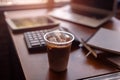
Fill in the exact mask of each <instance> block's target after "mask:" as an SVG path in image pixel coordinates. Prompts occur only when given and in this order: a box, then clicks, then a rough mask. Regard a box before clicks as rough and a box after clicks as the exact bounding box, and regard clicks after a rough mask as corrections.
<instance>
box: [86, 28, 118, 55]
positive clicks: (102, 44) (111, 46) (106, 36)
mask: <svg viewBox="0 0 120 80" xmlns="http://www.w3.org/2000/svg"><path fill="white" fill-rule="evenodd" d="M87 44H88V45H90V46H91V47H93V48H96V49H100V50H103V51H108V52H110V53H117V54H120V32H118V31H114V30H109V29H105V28H100V29H99V30H98V31H97V32H96V33H95V35H94V36H93V37H91V38H90V39H89V40H88V42H87Z"/></svg>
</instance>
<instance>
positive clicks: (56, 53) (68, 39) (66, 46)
mask: <svg viewBox="0 0 120 80" xmlns="http://www.w3.org/2000/svg"><path fill="white" fill-rule="evenodd" d="M44 39H45V41H46V45H47V52H48V61H49V67H50V69H51V70H54V71H57V72H60V71H65V70H66V69H67V65H68V60H69V53H70V50H71V44H72V41H73V40H74V36H73V35H72V34H71V33H69V32H65V31H52V32H48V33H46V34H45V35H44Z"/></svg>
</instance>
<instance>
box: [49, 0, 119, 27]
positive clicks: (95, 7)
mask: <svg viewBox="0 0 120 80" xmlns="http://www.w3.org/2000/svg"><path fill="white" fill-rule="evenodd" d="M116 6H117V0H71V2H70V5H66V6H64V7H61V8H58V9H55V10H53V11H52V12H50V15H51V16H53V17H56V18H59V19H63V20H67V21H70V22H74V23H78V24H82V25H85V26H89V27H92V28H97V27H99V26H100V25H102V24H103V23H105V22H106V21H108V20H110V19H111V18H112V17H113V16H114V15H115V10H116Z"/></svg>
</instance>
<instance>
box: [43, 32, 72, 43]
mask: <svg viewBox="0 0 120 80" xmlns="http://www.w3.org/2000/svg"><path fill="white" fill-rule="evenodd" d="M53 32H62V33H65V34H68V35H70V36H71V37H72V39H71V40H69V41H67V42H53V41H49V40H48V39H46V36H47V35H48V34H50V33H53ZM44 39H45V41H46V42H49V43H52V44H58V45H60V44H68V43H71V42H72V41H73V40H74V35H73V34H72V33H70V32H67V31H50V32H47V33H46V34H45V35H44Z"/></svg>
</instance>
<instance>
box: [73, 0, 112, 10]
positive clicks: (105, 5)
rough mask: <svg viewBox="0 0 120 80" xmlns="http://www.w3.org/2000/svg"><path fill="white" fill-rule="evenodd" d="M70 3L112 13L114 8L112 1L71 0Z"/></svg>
mask: <svg viewBox="0 0 120 80" xmlns="http://www.w3.org/2000/svg"><path fill="white" fill-rule="evenodd" d="M71 3H73V4H79V5H84V6H88V7H94V8H100V9H104V10H109V11H112V10H113V6H114V0H71Z"/></svg>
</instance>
